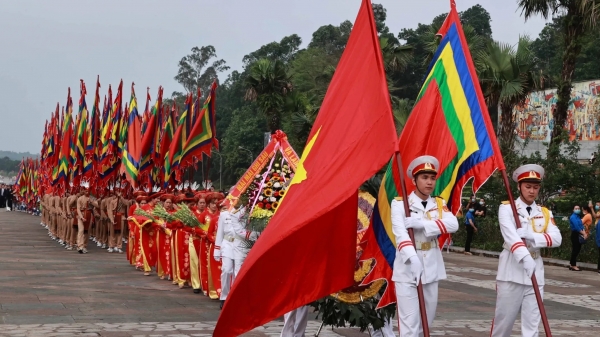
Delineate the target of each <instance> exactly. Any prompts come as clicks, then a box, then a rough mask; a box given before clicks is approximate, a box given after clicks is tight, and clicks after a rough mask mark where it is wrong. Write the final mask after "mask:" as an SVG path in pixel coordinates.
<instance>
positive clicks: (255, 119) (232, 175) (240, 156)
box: [221, 105, 267, 185]
mask: <svg viewBox="0 0 600 337" xmlns="http://www.w3.org/2000/svg"><path fill="white" fill-rule="evenodd" d="M257 110H258V109H257V107H256V106H255V105H248V106H245V107H243V108H240V109H237V110H235V111H233V114H232V119H231V123H230V124H229V127H228V128H227V134H226V135H225V137H223V141H222V144H221V146H222V155H223V166H224V167H223V180H224V184H225V185H233V184H235V183H236V182H237V180H238V179H239V178H240V177H241V176H242V174H244V172H245V171H246V169H247V168H248V167H250V165H251V164H252V161H253V160H254V157H256V156H257V155H258V154H259V153H260V152H261V151H262V149H263V133H264V132H265V131H267V130H266V129H265V124H266V123H265V118H264V116H263V115H262V114H261V113H259V112H258V111H257ZM240 146H242V147H244V148H246V149H248V150H250V151H251V152H252V158H251V157H250V154H249V153H248V152H247V151H245V150H241V149H240V148H239V147H240Z"/></svg>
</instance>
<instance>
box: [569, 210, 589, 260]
mask: <svg viewBox="0 0 600 337" xmlns="http://www.w3.org/2000/svg"><path fill="white" fill-rule="evenodd" d="M569 224H570V227H571V245H572V247H573V248H572V250H571V262H570V265H569V270H573V271H581V269H579V267H577V256H578V255H579V252H580V251H581V245H582V242H581V241H580V239H579V238H580V237H581V238H582V239H583V241H585V240H587V233H586V232H585V227H584V226H583V221H582V220H581V208H580V207H579V205H575V207H573V214H571V217H570V218H569Z"/></svg>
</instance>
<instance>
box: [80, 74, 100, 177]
mask: <svg viewBox="0 0 600 337" xmlns="http://www.w3.org/2000/svg"><path fill="white" fill-rule="evenodd" d="M99 105H100V76H98V78H97V79H96V94H95V95H94V105H93V107H92V112H91V114H90V116H89V122H90V127H89V130H88V132H87V140H86V141H85V154H84V159H83V177H85V179H86V180H88V181H90V180H92V178H93V173H94V171H95V170H94V163H95V162H96V159H97V157H96V149H97V147H98V136H99V132H100V131H99V128H100V107H99Z"/></svg>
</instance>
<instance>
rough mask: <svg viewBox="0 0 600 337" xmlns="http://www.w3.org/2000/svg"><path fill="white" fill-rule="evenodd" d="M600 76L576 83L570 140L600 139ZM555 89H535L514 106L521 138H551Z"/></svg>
mask: <svg viewBox="0 0 600 337" xmlns="http://www.w3.org/2000/svg"><path fill="white" fill-rule="evenodd" d="M599 94H600V80H595V81H588V82H578V83H574V84H573V90H572V92H571V102H569V111H568V116H567V125H566V126H565V127H566V129H567V130H568V131H569V138H570V139H571V140H574V139H577V140H579V141H589V140H600V123H599V118H600V98H599V97H598V95H599ZM557 99H558V98H557V96H556V89H551V90H544V91H536V92H533V93H531V94H530V95H529V97H528V98H527V100H526V101H525V103H523V104H522V105H520V106H517V107H516V108H515V114H516V121H517V133H518V137H519V138H521V139H527V138H528V139H530V140H539V141H548V142H549V141H550V130H551V129H552V128H553V127H554V119H553V118H552V113H553V111H554V109H556V101H557Z"/></svg>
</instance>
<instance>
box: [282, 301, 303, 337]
mask: <svg viewBox="0 0 600 337" xmlns="http://www.w3.org/2000/svg"><path fill="white" fill-rule="evenodd" d="M307 323H308V305H305V306H302V307H300V308H298V309H294V310H292V311H290V312H288V313H287V314H285V315H283V329H282V330H281V337H305V336H304V332H305V331H306V324H307Z"/></svg>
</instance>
